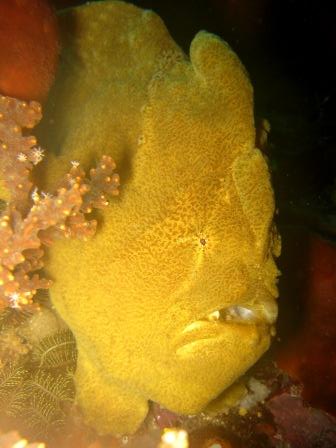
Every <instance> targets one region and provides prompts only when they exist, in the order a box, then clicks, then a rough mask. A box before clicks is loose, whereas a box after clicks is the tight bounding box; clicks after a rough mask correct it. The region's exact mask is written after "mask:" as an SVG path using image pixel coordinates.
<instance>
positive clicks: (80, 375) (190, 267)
mask: <svg viewBox="0 0 336 448" xmlns="http://www.w3.org/2000/svg"><path fill="white" fill-rule="evenodd" d="M60 28H61V35H62V48H63V50H62V57H61V67H60V70H59V73H58V77H57V80H56V83H55V86H54V88H53V90H52V94H51V97H50V100H49V103H48V105H47V111H46V118H45V122H44V129H43V133H44V137H43V138H44V143H45V146H46V147H48V148H52V149H53V154H52V155H51V156H50V157H49V159H50V160H49V161H48V163H47V164H46V166H45V172H44V174H43V175H44V177H45V183H46V188H51V187H52V186H53V185H55V184H56V181H57V179H60V178H61V177H62V175H63V174H65V173H66V172H67V170H68V168H69V166H70V162H71V161H78V162H79V163H80V164H81V166H82V167H83V168H84V169H87V168H88V167H90V166H92V162H93V161H94V160H96V159H99V158H100V157H101V156H102V155H103V154H107V155H110V156H112V157H113V159H114V160H115V161H116V163H117V167H118V170H119V171H118V172H119V173H120V178H121V193H120V196H119V197H117V198H113V200H111V203H110V205H109V206H108V207H106V208H105V209H104V210H103V211H102V212H100V214H98V212H97V219H98V222H99V225H98V230H97V233H96V235H95V236H94V237H93V238H91V239H89V240H88V241H86V242H82V241H78V240H67V241H58V242H57V243H56V244H55V245H54V246H53V247H52V248H51V249H50V253H49V255H48V266H47V268H48V274H49V276H50V278H52V279H53V280H54V285H53V286H52V288H51V299H52V302H53V304H54V306H55V308H56V309H57V311H58V313H59V314H60V315H61V316H62V318H63V319H64V320H65V321H66V323H67V324H68V326H69V327H70V328H71V330H72V331H73V333H74V335H75V337H76V341H77V346H78V366H77V371H76V377H75V380H76V390H77V402H78V404H79V405H80V407H81V409H82V411H83V413H84V415H85V418H86V421H87V422H88V424H90V425H91V426H93V427H94V428H95V429H96V430H97V431H98V432H99V433H102V434H103V433H113V434H128V433H134V432H135V431H136V430H137V429H138V428H139V427H140V425H141V423H142V422H143V420H144V419H145V417H146V414H147V412H148V403H149V401H155V402H158V403H160V404H161V405H162V406H164V407H166V408H167V409H169V410H171V411H173V412H176V413H180V414H195V413H198V412H200V411H202V410H203V409H204V408H205V407H206V406H207V405H208V404H209V403H210V402H211V401H212V400H214V399H215V398H216V397H218V396H219V395H220V394H221V393H222V392H223V391H225V390H226V389H228V388H229V387H230V386H231V385H233V384H235V382H236V381H237V380H238V379H239V378H240V377H241V376H242V375H243V374H244V373H245V372H246V371H247V370H248V369H249V368H250V367H251V366H252V365H253V364H254V363H255V362H256V361H257V360H258V359H259V357H260V356H261V355H262V354H263V353H264V352H265V351H266V350H267V349H268V347H269V345H270V341H271V334H272V333H273V326H274V322H275V320H276V315H277V305H276V297H277V294H278V293H277V287H276V282H277V276H278V270H277V268H276V265H275V262H274V256H277V255H279V248H280V245H279V238H278V235H277V232H276V229H275V227H274V225H273V222H272V221H273V214H274V197H273V191H272V187H271V183H270V175H269V171H268V166H267V163H266V162H265V160H264V158H263V156H262V154H261V152H260V150H259V149H257V148H256V147H255V126H254V120H253V91H252V87H251V84H250V81H249V78H248V75H247V72H246V70H245V69H244V67H243V65H242V63H241V62H240V60H239V58H238V57H237V55H236V54H235V53H234V52H233V50H232V49H231V48H230V47H229V45H228V44H227V43H226V42H224V41H223V40H222V39H220V38H219V37H217V36H215V35H213V34H210V33H208V32H205V31H201V32H199V33H198V34H197V35H196V36H195V37H194V39H193V40H192V42H191V45H190V52H189V55H186V54H184V53H183V51H182V50H181V49H180V48H179V46H178V45H177V44H176V43H175V42H174V40H173V39H172V38H171V36H170V35H169V33H168V31H167V29H166V27H165V25H164V23H163V22H162V20H161V19H160V17H158V16H157V15H156V14H155V13H154V12H152V11H149V10H142V9H140V8H138V7H135V6H133V5H131V4H129V3H123V2H119V1H105V2H97V3H96V2H93V3H88V4H86V5H83V6H80V7H76V8H73V9H69V10H66V11H65V12H62V13H61V15H60Z"/></svg>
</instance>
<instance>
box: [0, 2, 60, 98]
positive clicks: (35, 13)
mask: <svg viewBox="0 0 336 448" xmlns="http://www.w3.org/2000/svg"><path fill="white" fill-rule="evenodd" d="M58 55H59V38H58V30H57V20H56V16H55V14H54V11H53V8H52V7H51V6H50V4H49V3H48V1H47V0H1V1H0V93H1V94H3V95H7V96H13V97H16V98H20V99H24V100H38V101H43V100H44V99H45V98H46V96H47V93H48V91H49V89H50V86H51V84H52V82H53V80H54V76H55V71H56V66H57V60H58Z"/></svg>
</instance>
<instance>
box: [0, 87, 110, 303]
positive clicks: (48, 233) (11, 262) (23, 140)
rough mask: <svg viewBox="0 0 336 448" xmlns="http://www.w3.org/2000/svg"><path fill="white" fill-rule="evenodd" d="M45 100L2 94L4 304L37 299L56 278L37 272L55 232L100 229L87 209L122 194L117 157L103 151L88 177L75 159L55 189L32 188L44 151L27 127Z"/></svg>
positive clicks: (0, 288) (0, 274) (0, 291)
mask: <svg viewBox="0 0 336 448" xmlns="http://www.w3.org/2000/svg"><path fill="white" fill-rule="evenodd" d="M41 116H42V115H41V106H40V105H39V104H38V103H37V102H34V101H32V102H30V103H26V102H24V101H19V100H16V99H14V98H8V97H4V96H1V95H0V175H1V179H2V181H3V182H4V186H5V188H6V189H7V191H8V193H9V195H10V199H9V201H8V203H7V204H6V208H5V210H4V211H3V212H2V214H1V217H0V305H2V306H12V307H21V306H22V305H29V304H32V299H33V297H34V295H35V294H36V291H37V290H38V289H45V288H49V286H50V284H51V282H50V280H48V279H45V278H44V277H41V276H40V274H39V273H38V272H37V271H39V270H41V268H42V267H43V255H44V247H45V246H48V245H50V244H52V242H53V241H54V240H55V238H59V237H66V238H70V237H71V238H82V239H86V238H88V237H90V236H92V235H93V234H94V233H95V231H96V226H97V223H96V221H95V220H87V219H86V216H85V214H87V213H90V212H91V211H92V209H93V208H102V207H105V206H107V205H108V200H107V198H106V195H113V196H114V195H117V194H119V190H118V187H119V175H118V174H116V173H114V169H115V163H114V161H113V159H112V158H111V157H108V156H103V157H102V160H101V161H100V162H99V163H98V165H97V167H96V168H93V169H91V170H90V176H89V178H87V177H86V175H85V172H84V171H83V170H82V169H81V168H80V167H79V163H78V162H73V166H72V168H71V169H70V171H69V173H68V174H67V175H66V176H65V178H64V179H63V180H62V182H61V184H60V187H59V188H58V189H57V191H56V193H55V194H54V195H51V194H46V193H42V194H39V193H38V190H37V188H36V187H35V188H33V183H32V181H31V171H32V170H33V168H34V166H35V165H37V164H38V163H39V162H40V161H41V160H42V158H43V156H44V150H43V149H41V148H40V147H37V146H36V143H37V141H36V139H35V137H33V136H25V135H23V128H26V129H29V128H32V127H34V126H35V125H36V124H37V123H38V122H39V121H40V119H41Z"/></svg>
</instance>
